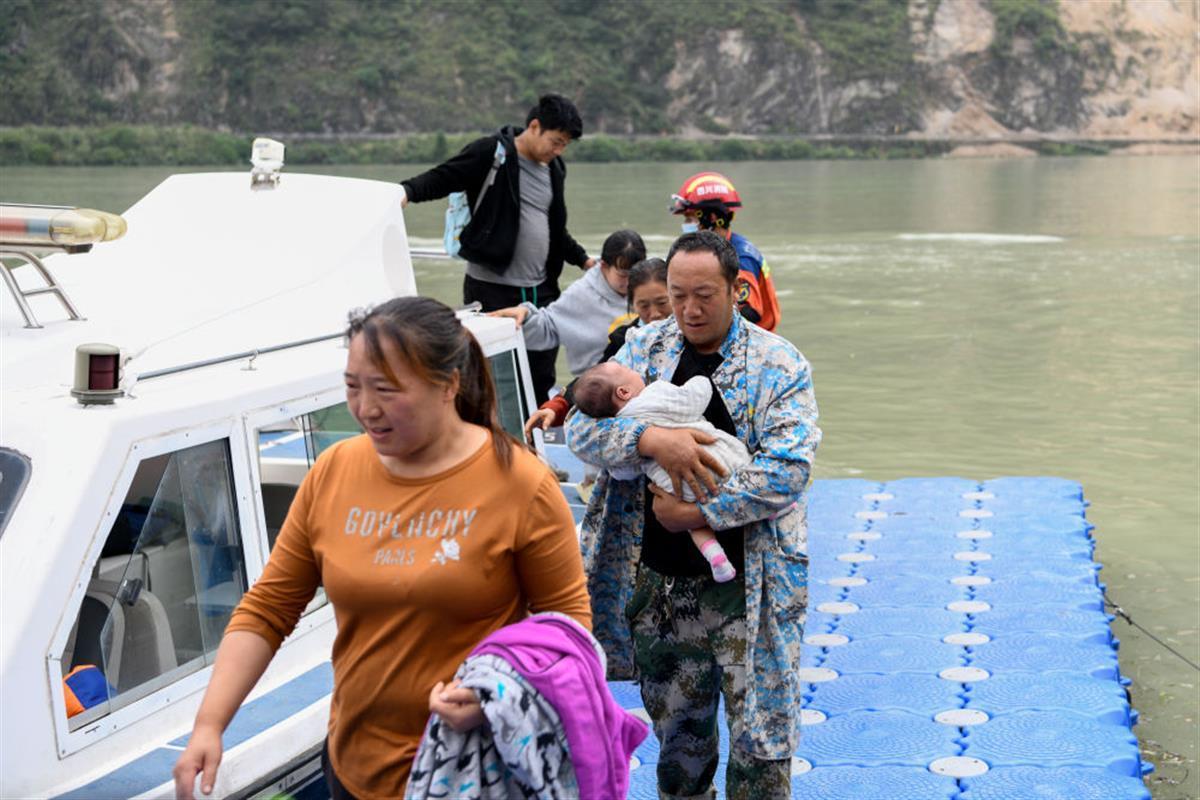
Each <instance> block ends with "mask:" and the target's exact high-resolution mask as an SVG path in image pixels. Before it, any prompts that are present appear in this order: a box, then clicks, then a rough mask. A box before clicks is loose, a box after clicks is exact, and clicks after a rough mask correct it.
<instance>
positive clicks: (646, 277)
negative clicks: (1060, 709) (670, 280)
mask: <svg viewBox="0 0 1200 800" xmlns="http://www.w3.org/2000/svg"><path fill="white" fill-rule="evenodd" d="M666 282H667V262H665V261H663V260H662V259H661V258H644V259H642V260H641V261H639V262H637V263H636V264H634V265H633V268H632V269H630V270H629V288H628V289H626V290H625V296H626V297H627V298H629V304H628V305H629V308H633V295H634V294H635V293H636V292H637V290H638V287H639V286H645V285H646V284H647V283H666Z"/></svg>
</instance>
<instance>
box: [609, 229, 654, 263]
mask: <svg viewBox="0 0 1200 800" xmlns="http://www.w3.org/2000/svg"><path fill="white" fill-rule="evenodd" d="M645 257H646V243H645V242H643V241H642V237H641V236H640V235H639V234H638V232H637V231H631V230H623V231H617V232H615V233H611V234H609V236H608V238H607V239H605V240H604V247H602V248H600V260H601V261H603V262H604V263H605V264H608V265H609V266H610V267H617V268H618V269H629V268H630V267H632V266H633V265H634V264H636V263H638V262H639V261H641V260H642V259H643V258H645Z"/></svg>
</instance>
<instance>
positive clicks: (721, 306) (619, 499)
mask: <svg viewBox="0 0 1200 800" xmlns="http://www.w3.org/2000/svg"><path fill="white" fill-rule="evenodd" d="M726 251H728V252H726ZM669 265H670V266H669V271H668V288H669V289H670V291H671V295H672V306H673V310H674V312H675V316H674V317H672V318H670V319H667V320H663V321H661V322H658V323H654V324H652V325H649V326H646V327H644V328H641V329H637V330H634V331H631V332H630V335H629V338H628V340H627V342H626V344H625V346H624V347H623V348H622V349H621V351H620V352H618V353H617V355H616V356H615V358H616V360H617V361H619V362H621V363H622V364H625V365H626V366H628V367H630V368H632V369H634V370H636V371H637V372H639V373H640V374H642V376H643V377H644V378H645V380H646V381H647V382H649V381H652V380H660V379H661V380H673V379H674V380H673V382H678V380H677V379H678V378H679V374H678V373H679V372H680V371H681V363H682V362H687V361H689V359H690V360H691V361H695V360H696V359H697V358H700V359H706V358H707V359H715V360H716V361H717V362H719V363H718V364H717V366H716V367H715V369H712V371H711V372H708V373H706V374H709V377H710V378H711V380H712V382H713V384H714V386H715V388H716V390H717V391H716V392H714V398H719V400H720V401H723V404H724V407H725V409H726V410H727V411H728V415H727V418H731V420H732V425H733V427H734V429H735V435H736V436H737V437H738V438H739V439H741V440H742V441H743V442H744V443H745V444H746V447H747V448H748V449H749V450H750V452H751V453H752V454H753V459H752V461H751V463H750V464H749V465H747V466H745V467H742V468H740V469H738V470H736V471H734V472H733V473H732V474H730V475H728V476H726V477H725V478H724V480H723V481H722V482H721V483H720V486H719V490H718V491H717V492H716V493H715V494H710V495H709V496H708V499H707V500H706V501H703V502H700V503H698V504H688V503H683V502H682V501H680V500H677V499H675V498H672V497H663V496H657V495H656V497H655V498H654V500H653V503H654V506H653V512H652V513H653V514H655V516H656V517H657V519H658V520H659V521H660V522H661V524H662V526H663V527H664V528H666V529H667V530H670V531H680V530H686V529H688V528H689V527H698V526H699V525H700V524H707V525H709V526H711V527H712V528H713V529H714V530H717V531H718V532H720V531H728V530H729V529H733V530H734V531H737V530H739V529H740V532H741V535H742V540H741V542H740V543H737V544H740V545H744V553H743V556H744V560H743V564H742V565H741V566H742V573H743V574H742V575H740V576H739V578H738V581H737V582H736V584H734V585H736V586H738V587H743V586H744V604H742V603H741V600H742V598H741V597H737V598H736V599H737V601H738V603H737V608H736V611H735V612H734V613H744V621H743V620H741V619H739V620H735V621H734V622H736V623H737V625H738V626H739V627H738V628H737V629H736V634H735V638H736V637H741V642H740V646H739V643H738V642H733V643H732V644H730V645H729V646H728V647H726V646H725V645H724V644H720V645H714V647H717V648H724V649H727V650H728V652H725V653H717V654H715V662H716V664H717V666H718V667H719V669H718V670H717V671H718V672H720V671H721V669H724V671H725V672H729V671H730V668H729V666H728V664H735V665H736V666H737V667H738V669H737V670H736V672H737V673H738V674H744V677H743V678H742V680H743V681H744V686H742V687H740V688H739V687H736V686H732V687H731V684H729V683H728V682H727V680H726V678H724V677H723V678H721V679H720V690H721V691H722V692H724V693H725V697H726V705H727V706H732V707H737V706H739V705H740V707H741V717H740V719H738V720H733V719H731V720H730V729H731V732H732V735H733V737H734V741H733V742H731V744H732V747H733V749H732V750H731V769H730V773H731V774H730V779H729V780H730V783H729V784H728V789H727V793H728V794H729V795H730V796H735V795H757V796H759V797H773V796H777V795H778V794H780V793H782V795H783V796H787V795H789V794H790V790H789V788H788V785H787V781H788V769H787V764H789V760H790V757H791V755H792V753H793V752H794V750H795V748H796V747H797V745H798V743H799V735H800V727H799V721H800V706H801V690H802V685H801V683H800V681H799V680H798V678H797V677H796V671H797V669H798V668H799V666H800V640H801V637H802V635H803V624H804V614H805V608H806V605H807V596H808V589H807V573H808V555H807V532H806V521H805V512H804V491H805V488H806V486H807V484H808V480H809V474H810V471H811V467H812V459H813V455H814V452H815V450H816V448H817V445H818V443H819V442H820V439H821V432H820V429H819V428H818V427H817V424H816V422H817V406H816V401H815V399H814V397H813V392H812V383H811V380H810V376H809V367H808V363H807V361H806V360H805V359H804V356H803V355H801V354H800V353H799V351H797V350H796V348H795V347H794V346H793V345H792V344H791V343H789V342H788V341H787V340H785V339H783V338H782V337H780V336H776V335H774V334H771V333H768V332H766V331H764V330H762V329H761V328H759V327H757V326H756V325H753V324H752V323H749V322H747V321H746V320H744V319H743V318H742V317H741V316H740V315H738V314H736V313H734V309H735V300H736V298H735V296H734V292H735V286H736V275H737V271H736V270H737V256H736V253H734V251H733V250H732V249H731V248H729V247H728V243H727V242H725V241H724V240H722V239H720V237H716V236H713V235H712V234H710V233H708V232H700V233H688V234H685V235H684V236H682V237H680V239H679V240H677V241H676V243H675V244H674V245H673V246H672V248H671V255H670V257H669ZM731 275H732V277H731ZM680 323H682V329H681V324H680ZM697 353H699V354H700V355H696V354H697ZM717 354H719V356H718V355H717ZM710 363H711V362H710ZM712 408H713V406H712V405H710V409H712ZM718 427H720V425H718ZM652 434H653V435H652ZM681 434H682V436H683V437H684V438H683V439H680V438H677V437H678V436H679V435H681ZM664 436H673V437H676V438H669V439H666V440H664ZM567 439H568V443H569V445H570V447H571V449H572V450H573V451H574V452H575V453H576V455H578V456H579V457H580V458H581V459H582V460H584V461H588V462H590V463H594V464H598V465H600V466H601V467H605V468H615V467H631V466H635V465H636V464H637V463H638V461H639V460H640V459H641V458H643V457H654V458H656V460H658V461H659V463H660V464H662V465H663V466H664V467H667V469H668V472H672V473H674V474H676V475H680V476H682V477H683V478H684V479H687V480H689V482H690V483H692V484H693V488H697V484H698V483H701V474H702V473H704V474H705V475H707V473H706V472H705V471H704V470H703V467H702V462H703V461H705V459H704V457H703V455H702V453H703V451H702V450H700V448H699V445H698V444H697V440H696V439H695V438H694V437H692V436H691V434H690V433H689V432H686V431H675V432H674V433H673V434H665V433H664V429H656V428H654V427H653V426H647V425H646V424H645V423H642V422H640V421H638V420H637V419H634V418H628V417H613V418H609V419H592V418H590V417H588V416H586V415H584V414H582V413H576V414H574V415H573V416H572V417H571V418H570V419H569V420H568V421H567ZM672 453H674V454H676V455H675V456H674V461H673V463H671V464H668V462H670V461H672V455H671V454H672ZM688 459H691V464H692V466H691V467H690V468H688V467H683V466H681V464H682V462H685V461H687V460H688ZM705 482H707V483H709V484H710V486H711V481H705ZM645 491H646V490H645V479H644V478H640V477H639V478H637V479H635V480H630V481H619V480H614V479H613V478H612V477H611V476H610V475H609V474H608V472H607V470H605V471H602V472H601V474H600V476H599V478H598V480H597V481H596V485H595V488H594V489H593V492H592V496H591V502H590V503H589V506H588V511H587V515H586V517H585V518H584V522H583V532H582V547H583V558H584V567H585V569H586V571H587V574H588V590H589V592H590V594H591V598H592V614H593V625H594V632H595V635H596V638H597V639H599V641H600V642H601V643H602V644H603V645H604V648H605V650H606V652H607V654H608V666H609V677H610V678H611V679H619V678H633V677H639V676H638V673H644V672H645V671H646V664H647V663H649V662H647V661H646V660H645V659H646V658H647V655H646V649H647V648H648V647H653V644H654V642H653V641H651V639H653V638H655V637H653V636H651V637H648V638H645V639H643V638H639V634H637V633H636V632H635V631H631V620H632V621H633V626H632V627H634V628H637V627H638V626H639V620H638V616H639V614H641V613H642V609H644V608H649V609H650V612H651V613H652V614H655V615H657V616H658V617H662V616H663V614H662V607H663V606H668V607H669V606H671V602H670V600H671V595H670V592H671V589H672V585H673V583H674V582H675V580H674V579H672V578H670V577H667V578H663V577H662V576H659V575H657V574H656V572H655V570H653V569H648V568H647V563H646V554H645V553H644V552H643V533H644V532H646V531H647V530H648V524H647V519H646V510H647V509H646V497H647V495H646V493H645ZM651 491H653V490H651ZM702 493H703V489H702V490H701V492H700V493H698V494H702ZM659 530H661V528H660V529H659ZM647 536H649V534H647ZM647 541H649V540H647ZM678 542H679V544H678V547H679V548H680V549H681V552H682V548H685V547H687V548H691V547H692V546H691V542H690V540H689V539H688V538H687V537H682V538H679V539H678ZM722 543H723V544H726V542H724V541H723V542H722ZM693 549H694V548H693ZM726 549H727V550H728V549H729V546H728V545H726ZM739 549H740V547H739ZM647 574H649V575H650V576H652V577H653V578H655V579H657V580H658V582H659V585H658V588H659V589H660V590H661V589H662V586H663V584H664V583H665V592H666V593H665V594H662V593H661V591H660V593H659V594H658V595H655V596H654V597H653V599H651V600H650V601H649V602H646V598H645V597H639V598H636V605H637V606H638V607H637V608H631V605H633V604H634V603H635V587H636V588H637V592H638V594H639V595H642V594H646V591H645V588H646V587H645V586H644V584H645V582H646V581H645V579H646V576H647ZM686 581H707V584H706V586H707V587H708V588H706V589H704V590H703V591H705V592H709V593H710V594H709V596H715V595H712V594H711V592H713V591H718V589H716V588H715V587H717V586H718V585H717V584H712V583H711V577H708V578H681V579H679V582H680V584H681V585H682V584H683V583H684V582H686ZM725 585H728V584H725ZM664 601H665V602H664ZM704 602H705V601H704V600H703V599H701V600H700V601H699V605H703V603H704ZM719 602H720V603H721V604H723V605H722V607H723V608H725V609H726V613H727V612H728V609H729V608H732V606H730V605H729V604H728V599H727V598H726V599H725V600H721V601H719ZM693 605H697V604H696V603H693ZM742 608H744V612H743V611H742ZM669 611H670V609H669V608H668V612H669ZM717 613H718V614H719V613H720V612H717ZM627 615H628V616H627ZM704 615H707V617H708V618H711V617H712V615H713V609H711V608H710V609H707V610H706V609H702V608H701V609H699V612H698V613H697V615H695V616H696V618H697V619H699V617H700V616H704ZM665 616H666V617H671V614H670V613H667V614H666V615H665ZM654 624H657V625H659V626H660V627H659V628H658V629H654V630H661V632H662V635H663V637H665V639H670V638H671V635H672V631H675V632H678V629H679V627H680V626H681V625H687V624H690V622H689V621H688V620H677V619H676V618H674V617H671V618H670V619H665V621H664V620H663V619H658V620H656V622H655V623H654ZM643 627H644V625H643ZM729 630H733V629H732V628H730V629H729ZM726 633H727V631H726ZM725 638H726V637H725V634H722V635H720V636H713V635H712V633H711V632H710V633H709V634H708V635H707V639H706V638H704V635H702V636H701V638H700V641H702V642H703V641H708V642H714V641H716V642H723V641H724V639H725ZM702 647H703V645H702ZM650 657H651V658H653V656H650ZM686 666H687V665H685V668H679V666H678V664H676V668H677V670H678V672H680V673H687V672H688V669H687V668H686ZM743 668H744V673H743V672H742V670H743ZM691 672H692V674H694V673H695V670H694V669H693V670H692V671H691ZM640 677H641V679H642V694H643V698H644V699H646V701H647V710H649V711H650V713H651V716H652V717H655V709H653V708H651V705H652V703H651V700H652V699H653V698H650V697H648V696H647V695H648V689H647V682H646V676H645V675H644V674H642V675H641V676H640ZM688 680H689V679H688V678H686V677H683V678H677V679H676V682H683V683H686V682H687V681H688ZM705 683H710V682H709V681H707V680H706V681H705ZM731 688H732V689H734V690H735V693H738V692H742V691H744V694H738V696H731ZM652 691H659V689H654V690H652ZM670 691H674V692H675V693H676V694H680V693H682V695H683V696H684V700H683V701H682V702H684V703H687V702H694V701H691V700H690V698H689V697H688V692H689V687H688V686H687V685H684V686H683V687H682V688H677V687H670ZM704 691H705V692H714V693H715V691H716V688H715V687H714V686H707V685H706V687H705V688H704ZM693 696H694V693H693ZM731 700H733V701H734V702H732V703H731ZM656 704H657V703H656ZM711 704H712V712H711V713H712V714H713V715H715V713H716V698H715V696H714V697H713V699H712V701H711ZM657 705H659V706H660V708H661V707H662V704H657ZM668 713H673V714H679V712H678V710H674V711H671V712H668ZM655 723H656V724H655V731H656V733H657V734H658V735H659V738H660V740H662V739H663V738H664V735H667V736H670V735H672V734H670V733H664V730H665V729H664V725H667V727H668V728H669V727H670V726H669V724H667V723H663V721H662V720H660V719H658V718H656V719H655ZM676 727H677V729H678V728H679V727H681V726H676ZM682 727H686V725H685V726H682ZM713 729H714V730H715V725H714V727H713ZM675 735H679V734H678V730H676V734H675ZM682 735H683V736H685V737H686V736H687V734H686V733H684V734H682ZM667 745H668V743H667V742H664V747H663V752H664V755H666V754H667V751H668V750H670V749H671V748H669V747H668V746H667ZM710 745H711V749H712V753H711V759H709V757H708V755H704V756H702V757H699V758H693V756H691V755H683V756H680V757H679V759H678V760H679V761H680V763H681V764H682V765H683V766H681V767H679V770H681V771H683V772H691V771H693V770H695V771H698V772H700V773H702V774H700V775H691V776H686V777H684V778H680V777H679V776H678V775H671V774H668V773H667V772H664V763H663V762H660V766H659V790H660V794H661V795H662V796H666V797H671V796H686V795H707V794H711V791H712V789H711V783H710V782H711V777H712V775H711V770H714V769H715V766H716V751H715V740H712V742H709V741H707V740H705V741H704V742H699V743H697V742H695V741H691V742H686V743H685V746H681V747H679V748H677V750H679V751H681V752H685V753H687V752H694V751H696V750H704V751H707V750H708V749H709V748H710ZM739 757H740V758H741V760H742V761H743V762H749V763H751V764H753V763H754V762H755V761H756V760H758V761H762V762H773V763H774V764H775V765H776V767H777V768H776V769H775V777H771V778H768V779H767V781H766V783H765V784H764V783H761V782H759V781H757V780H756V779H753V776H751V779H749V780H748V783H747V782H746V781H743V783H742V785H740V786H738V785H735V784H734V776H733V774H732V773H733V772H734V769H733V766H734V761H735V760H737V759H739ZM689 758H690V759H692V760H691V761H689V760H688V759H689ZM669 760H670V759H664V761H669ZM750 769H751V770H753V769H754V768H753V766H751V768H750ZM706 776H707V777H706ZM706 781H708V782H709V783H708V784H707V785H706ZM780 782H784V785H777V784H779V783H780ZM664 783H672V784H677V786H665V785H664ZM749 784H757V785H749Z"/></svg>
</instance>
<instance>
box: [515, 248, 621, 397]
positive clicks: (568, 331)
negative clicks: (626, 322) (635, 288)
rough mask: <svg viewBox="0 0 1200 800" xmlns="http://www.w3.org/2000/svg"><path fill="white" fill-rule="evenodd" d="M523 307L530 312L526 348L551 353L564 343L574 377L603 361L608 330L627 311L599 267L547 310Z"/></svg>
mask: <svg viewBox="0 0 1200 800" xmlns="http://www.w3.org/2000/svg"><path fill="white" fill-rule="evenodd" d="M523 305H524V306H525V307H526V308H527V309H529V316H528V317H526V318H525V324H524V325H523V326H522V328H521V330H522V331H524V333H525V346H526V347H527V348H529V349H530V350H549V349H550V348H551V347H557V346H558V345H560V344H561V345H562V346H563V347H565V348H566V349H567V367H568V368H569V369H570V370H571V374H573V375H578V374H579V373H581V372H583V371H584V370H585V369H587V368H588V367H592V366H595V365H596V364H598V363H599V362H600V356H601V355H603V354H604V346H605V345H606V344H608V331H609V328H611V327H612V324H613V322H614V320H616V319H617V318H618V317H622V316H625V314H626V312H627V310H628V306H627V305H626V302H625V298H624V297H622V296H621V295H619V294H617V293H616V291H615V290H613V288H612V287H611V286H609V285H608V281H606V280H605V279H604V273H602V272H601V271H600V266H599V265H597V266H594V267H592V268H591V269H589V270H588V271H587V272H585V273H583V277H582V278H580V279H579V280H577V281H575V282H574V283H572V284H571V285H570V286H568V287H567V289H566V291H564V292H563V293H562V295H561V296H560V297H559V298H558V299H557V300H555V301H554V302H553V303H551V304H550V305H548V306H546V307H545V308H535V307H534V305H533V304H532V303H524V304H523Z"/></svg>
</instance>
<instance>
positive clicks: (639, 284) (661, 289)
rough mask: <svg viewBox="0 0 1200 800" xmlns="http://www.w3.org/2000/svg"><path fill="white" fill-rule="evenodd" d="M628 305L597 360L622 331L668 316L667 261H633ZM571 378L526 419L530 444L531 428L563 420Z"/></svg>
mask: <svg viewBox="0 0 1200 800" xmlns="http://www.w3.org/2000/svg"><path fill="white" fill-rule="evenodd" d="M626 298H627V303H628V305H627V308H628V310H629V312H630V313H631V314H634V315H636V316H634V318H633V319H631V320H630V321H629V322H626V323H625V324H623V325H620V326H618V327H616V328H614V329H613V330H612V332H611V333H609V335H608V344H607V345H605V347H604V352H603V353H602V354H601V356H600V361H608V360H609V359H610V358H612V357H613V356H614V355H616V353H617V351H618V350H620V349H621V345H623V344H625V335H626V334H627V333H629V331H631V330H632V329H634V328H637V327H639V326H641V325H649V324H650V323H651V322H657V321H658V320H660V319H666V318H667V317H669V316H671V297H670V295H668V294H667V262H665V261H663V260H662V259H661V258H647V259H644V260H642V261H639V262H638V263H636V264H634V265H633V268H632V269H631V270H629V281H628V288H627V291H626ZM574 385H575V382H574V381H572V382H571V383H570V384H569V385H568V386H567V388H566V389H565V390H563V392H562V393H561V394H558V395H555V396H554V397H551V398H550V399H549V400H547V401H546V402H544V403H542V404H541V406H539V407H538V410H537V411H535V412H533V415H532V416H531V417H530V418H529V419H528V420H526V421H525V439H526V441H528V442H530V443H531V444H532V442H533V429H534V428H541V429H542V430H545V429H546V428H549V427H551V426H552V425H553V426H558V425H562V424H563V420H564V419H566V417H567V412H568V411H570V410H571V406H572V405H573V404H574V401H573V398H572V397H571V387H572V386H574Z"/></svg>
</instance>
